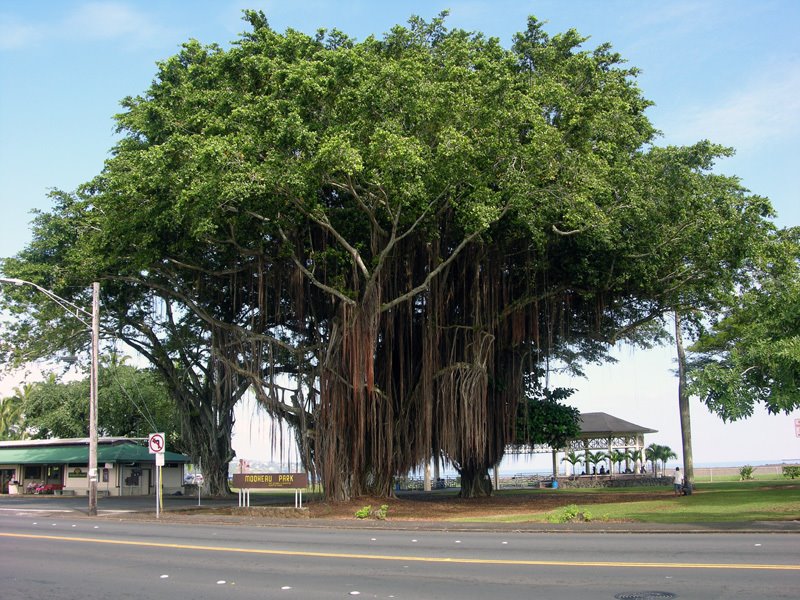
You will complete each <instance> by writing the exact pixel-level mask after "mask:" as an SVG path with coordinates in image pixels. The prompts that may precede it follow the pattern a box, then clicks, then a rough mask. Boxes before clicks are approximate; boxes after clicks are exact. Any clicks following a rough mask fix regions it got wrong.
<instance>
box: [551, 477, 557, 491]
mask: <svg viewBox="0 0 800 600" xmlns="http://www.w3.org/2000/svg"><path fill="white" fill-rule="evenodd" d="M552 487H553V489H554V490H557V489H558V479H553V486H552Z"/></svg>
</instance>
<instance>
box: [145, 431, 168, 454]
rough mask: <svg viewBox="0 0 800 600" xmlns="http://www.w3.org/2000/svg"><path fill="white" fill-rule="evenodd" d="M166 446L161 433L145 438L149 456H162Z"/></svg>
mask: <svg viewBox="0 0 800 600" xmlns="http://www.w3.org/2000/svg"><path fill="white" fill-rule="evenodd" d="M166 446H167V445H166V443H165V442H164V434H163V433H151V434H150V436H149V437H148V438H147V447H148V448H149V449H150V453H151V454H163V453H164V449H165V448H166Z"/></svg>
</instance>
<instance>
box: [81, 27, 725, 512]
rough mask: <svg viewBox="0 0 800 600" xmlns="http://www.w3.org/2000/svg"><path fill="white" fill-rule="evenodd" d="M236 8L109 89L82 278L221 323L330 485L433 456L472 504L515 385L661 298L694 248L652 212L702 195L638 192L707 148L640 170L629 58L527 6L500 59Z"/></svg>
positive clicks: (444, 34)
mask: <svg viewBox="0 0 800 600" xmlns="http://www.w3.org/2000/svg"><path fill="white" fill-rule="evenodd" d="M246 18H247V20H248V21H249V23H250V25H251V28H252V29H251V30H250V31H249V32H247V33H245V34H243V35H242V36H241V38H240V39H239V40H238V41H237V42H236V43H235V44H234V45H233V46H232V47H231V48H230V49H227V50H223V49H221V48H219V47H216V46H210V47H203V46H201V45H200V44H198V43H197V42H190V43H187V44H186V45H185V46H184V47H183V49H182V51H181V52H180V53H179V54H178V55H177V56H174V57H172V58H170V59H168V60H166V61H164V62H163V63H161V64H160V65H159V70H158V73H157V76H156V78H155V80H154V82H153V84H152V86H151V88H150V89H149V90H148V91H147V93H146V94H144V95H143V96H139V97H133V98H128V99H126V100H125V101H124V102H123V106H124V112H123V113H122V114H120V115H118V116H117V120H118V124H119V128H120V131H121V133H122V134H123V137H122V139H121V141H120V142H119V143H118V144H117V146H116V147H115V149H114V154H113V156H112V158H111V159H110V160H109V161H108V162H107V164H106V167H105V169H104V171H103V173H102V174H101V175H100V176H99V177H98V178H97V179H96V180H95V181H94V182H92V184H91V185H89V186H86V187H85V188H84V189H83V190H82V191H81V197H82V198H83V201H84V202H85V203H86V204H87V206H89V207H90V212H91V213H92V219H93V227H91V228H87V231H86V232H85V234H84V239H83V241H81V242H80V243H84V244H87V245H89V246H91V247H92V248H93V249H95V250H96V251H97V252H98V253H99V254H101V255H102V256H104V260H103V261H100V262H99V264H98V265H96V270H97V271H98V272H97V273H92V274H91V275H92V276H100V277H103V278H105V279H107V280H112V279H115V280H117V281H132V280H134V279H135V281H136V284H137V285H144V286H146V285H148V281H151V282H152V281H154V280H156V279H157V280H158V281H159V282H160V283H159V284H158V285H159V290H160V291H161V292H162V293H167V294H169V293H171V294H172V297H173V298H174V299H175V300H176V301H180V302H182V303H183V307H184V308H183V310H184V311H186V312H187V313H191V314H193V315H195V317H196V318H198V319H199V320H201V321H203V322H205V323H207V326H208V327H209V330H211V331H215V332H218V333H219V335H218V339H224V340H225V343H224V348H223V347H220V348H218V350H217V352H216V353H215V357H216V358H217V359H218V360H220V361H224V362H225V364H227V365H228V369H227V372H228V373H230V376H231V377H233V376H235V377H236V378H240V377H245V378H247V380H248V381H249V382H250V386H251V389H253V390H254V391H255V392H256V394H257V397H258V398H259V400H260V401H261V403H262V404H263V406H264V407H265V408H266V409H267V410H268V411H270V412H271V414H273V415H274V416H276V417H277V418H279V419H284V420H287V421H288V422H289V423H290V424H291V425H292V426H293V427H294V428H295V431H296V433H297V440H298V443H299V444H300V447H301V450H302V455H303V457H304V461H305V463H306V467H307V468H309V469H312V470H314V471H315V472H317V473H318V474H319V476H320V477H321V479H322V481H323V484H324V489H325V492H326V495H327V496H328V497H329V498H330V499H346V498H349V497H352V496H358V495H362V494H377V495H384V496H385V495H390V494H391V493H392V480H393V478H394V477H395V476H397V475H401V474H404V473H406V472H408V470H410V469H413V468H417V467H419V466H420V465H422V464H424V463H426V462H428V461H430V460H432V459H433V460H446V461H448V462H449V463H451V464H452V465H453V466H454V467H455V468H456V469H458V471H459V473H460V474H461V481H462V493H463V494H464V495H466V496H474V495H480V494H485V493H489V492H490V490H491V487H490V484H489V481H488V470H489V468H490V467H492V466H493V465H495V464H497V463H498V462H499V461H500V459H501V458H502V456H503V451H504V448H505V447H506V445H507V444H509V443H511V442H513V441H515V440H514V436H515V431H516V429H517V428H516V427H515V423H516V418H517V413H518V406H519V404H520V402H521V400H522V399H523V398H524V394H525V382H526V377H530V376H531V374H533V373H539V372H541V367H542V365H543V364H545V362H546V361H548V360H551V359H556V358H561V359H564V360H570V357H578V356H580V357H582V358H583V359H584V360H586V359H588V360H592V359H596V358H598V357H599V356H601V355H602V354H603V348H604V343H605V342H607V341H608V340H610V339H611V338H612V337H613V336H614V335H617V334H618V333H619V332H620V331H627V330H626V329H625V328H626V327H629V331H631V332H641V331H642V330H641V329H636V328H634V327H633V325H635V324H637V323H640V322H647V321H648V320H649V319H652V318H653V317H654V316H657V315H659V314H660V312H661V311H663V310H664V307H665V305H666V304H665V298H666V297H667V296H668V294H669V293H670V290H671V289H673V287H674V286H676V285H677V284H679V283H680V281H679V279H680V277H681V276H682V273H683V271H682V270H681V269H682V267H685V266H686V265H687V260H686V256H685V255H682V254H681V253H680V252H677V251H675V252H673V253H671V254H670V253H663V252H662V250H664V248H663V246H664V245H665V244H666V245H668V244H673V245H679V244H680V243H681V242H680V236H676V237H675V238H674V239H670V240H666V241H665V240H664V239H662V238H660V237H659V236H658V235H655V234H654V232H653V230H652V228H651V225H650V219H651V218H653V219H661V220H663V219H664V215H665V214H667V213H668V212H669V210H671V211H673V213H674V214H673V217H672V223H673V224H675V223H681V222H683V221H685V222H687V223H690V222H696V221H698V219H701V218H702V214H703V211H705V210H712V209H710V208H708V207H705V206H704V205H703V204H702V203H701V204H693V205H691V207H687V206H683V204H681V203H682V199H683V198H689V197H690V196H691V195H692V193H691V191H690V190H689V191H687V190H688V187H687V188H685V189H681V190H679V191H678V192H676V194H674V195H672V196H670V195H669V194H666V193H661V194H658V193H656V191H657V190H659V189H661V188H664V187H665V186H667V185H668V184H669V185H675V182H676V179H678V178H679V175H680V174H681V173H683V174H686V175H687V177H688V175H692V176H698V177H701V176H702V173H701V172H702V171H703V170H704V169H706V168H707V167H708V164H707V163H708V162H709V160H710V158H709V157H712V156H713V155H714V154H715V152H718V149H716V148H714V147H711V146H703V147H698V148H695V149H693V150H692V151H687V152H686V156H695V155H696V154H704V155H705V156H706V159H707V160H706V161H703V160H699V161H695V162H692V160H689V159H688V158H686V157H684V159H685V160H684V159H681V158H680V157H678V158H676V159H675V163H676V166H675V168H674V169H670V168H668V167H669V166H670V165H666V166H663V165H661V163H660V162H657V161H654V160H653V158H652V156H651V154H652V152H651V150H650V147H649V144H650V143H651V142H652V140H653V137H654V130H653V128H652V126H651V124H650V123H649V121H648V119H647V118H646V116H645V110H646V108H647V106H648V105H649V103H648V101H647V100H645V99H644V98H643V97H642V95H641V93H640V90H639V89H638V87H637V85H636V82H635V75H636V71H635V69H632V68H627V67H625V66H624V65H623V61H622V60H621V58H620V57H619V56H618V55H617V54H615V53H614V52H612V51H611V49H610V47H609V46H607V45H603V46H600V47H598V48H596V49H594V50H584V49H582V44H583V43H584V42H585V39H584V38H581V37H580V36H579V35H578V34H577V33H576V32H574V31H569V32H566V33H564V34H560V35H554V36H549V35H548V34H546V33H545V32H544V31H543V29H542V26H541V24H540V23H539V22H538V21H536V20H535V19H533V18H531V19H530V20H529V21H528V24H527V29H526V30H525V31H524V32H522V33H520V34H518V35H517V36H516V37H515V39H514V42H513V45H512V46H511V47H510V48H507V47H504V46H503V45H502V44H501V43H500V41H499V40H496V39H493V38H487V37H485V36H483V35H482V34H480V33H469V32H465V31H461V30H449V29H447V28H446V27H445V23H444V15H442V16H440V17H439V18H436V19H433V20H432V21H431V22H425V21H423V20H421V19H419V18H412V19H411V20H410V22H409V25H408V26H407V27H400V26H398V27H395V28H394V29H392V30H391V31H390V32H389V33H387V34H385V35H384V36H383V37H382V38H381V39H378V38H375V37H369V38H367V39H366V40H364V41H362V42H356V41H355V40H352V39H350V38H348V37H347V36H346V35H344V34H343V33H341V32H339V31H331V32H327V33H326V32H320V33H319V34H318V35H317V36H315V37H311V36H308V35H305V34H302V33H299V32H297V31H292V30H289V31H287V32H285V33H283V34H281V33H278V32H276V31H274V30H273V29H271V28H270V26H269V25H268V23H267V20H266V18H265V17H264V15H263V14H261V13H256V12H247V13H246ZM660 156H661V158H662V159H663V154H662V155H660ZM681 161H682V162H681ZM678 163H680V164H678ZM662 167H663V168H662ZM667 172H669V177H667ZM676 173H678V174H679V175H676ZM662 191H663V190H662ZM726 218H727V219H728V222H727V224H730V223H731V222H733V221H734V220H735V219H736V218H737V216H736V214H735V211H734V213H731V214H729V215H727V217H726ZM682 220H683V221H682ZM658 257H660V258H658ZM665 257H666V258H665ZM87 276H88V275H87ZM165 280H166V281H167V282H168V283H166V284H165V283H164V281H165ZM211 288H214V290H213V291H214V293H209V291H208V290H209V289H211ZM209 297H214V298H215V300H214V302H215V304H214V305H211V306H209V305H208V302H207V301H206V300H205V299H206V298H209ZM219 298H223V302H225V305H224V306H223V305H220V304H219V302H220V300H219ZM638 335H643V334H640V333H639V334H638ZM516 441H519V440H516Z"/></svg>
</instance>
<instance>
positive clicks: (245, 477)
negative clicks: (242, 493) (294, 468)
mask: <svg viewBox="0 0 800 600" xmlns="http://www.w3.org/2000/svg"><path fill="white" fill-rule="evenodd" d="M231 483H232V485H233V487H235V488H240V489H243V490H257V489H265V488H266V489H269V488H294V489H302V488H307V487H308V473H235V474H234V476H233V481H232V482H231Z"/></svg>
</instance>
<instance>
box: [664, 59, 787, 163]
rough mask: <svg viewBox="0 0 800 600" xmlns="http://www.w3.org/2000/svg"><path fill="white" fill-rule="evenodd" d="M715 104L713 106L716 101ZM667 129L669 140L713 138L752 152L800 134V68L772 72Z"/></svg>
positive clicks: (777, 68) (686, 114)
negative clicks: (770, 143)
mask: <svg viewBox="0 0 800 600" xmlns="http://www.w3.org/2000/svg"><path fill="white" fill-rule="evenodd" d="M712 102H713V101H712ZM669 121H670V123H668V124H667V125H665V126H662V128H663V129H664V131H666V132H667V134H668V135H667V137H668V141H670V142H675V143H688V142H691V141H694V140H697V139H702V138H708V139H710V140H712V141H714V142H718V143H721V144H725V145H729V146H733V147H735V148H737V149H739V150H752V149H754V148H757V147H759V146H762V145H764V144H766V143H769V142H775V141H778V140H785V139H789V138H790V137H796V136H797V135H798V134H799V133H800V65H798V64H796V63H786V64H782V65H775V66H772V67H769V68H767V69H766V70H765V71H763V72H762V73H761V74H759V75H758V76H755V77H753V78H751V80H750V81H747V82H745V83H744V84H743V85H742V87H740V88H738V89H736V90H735V91H733V92H732V93H730V94H729V95H728V96H727V97H723V98H719V100H718V101H716V102H713V103H710V104H704V105H699V106H698V105H696V106H691V107H689V108H688V109H687V110H685V111H683V112H681V113H680V114H673V115H671V117H670V118H669Z"/></svg>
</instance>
